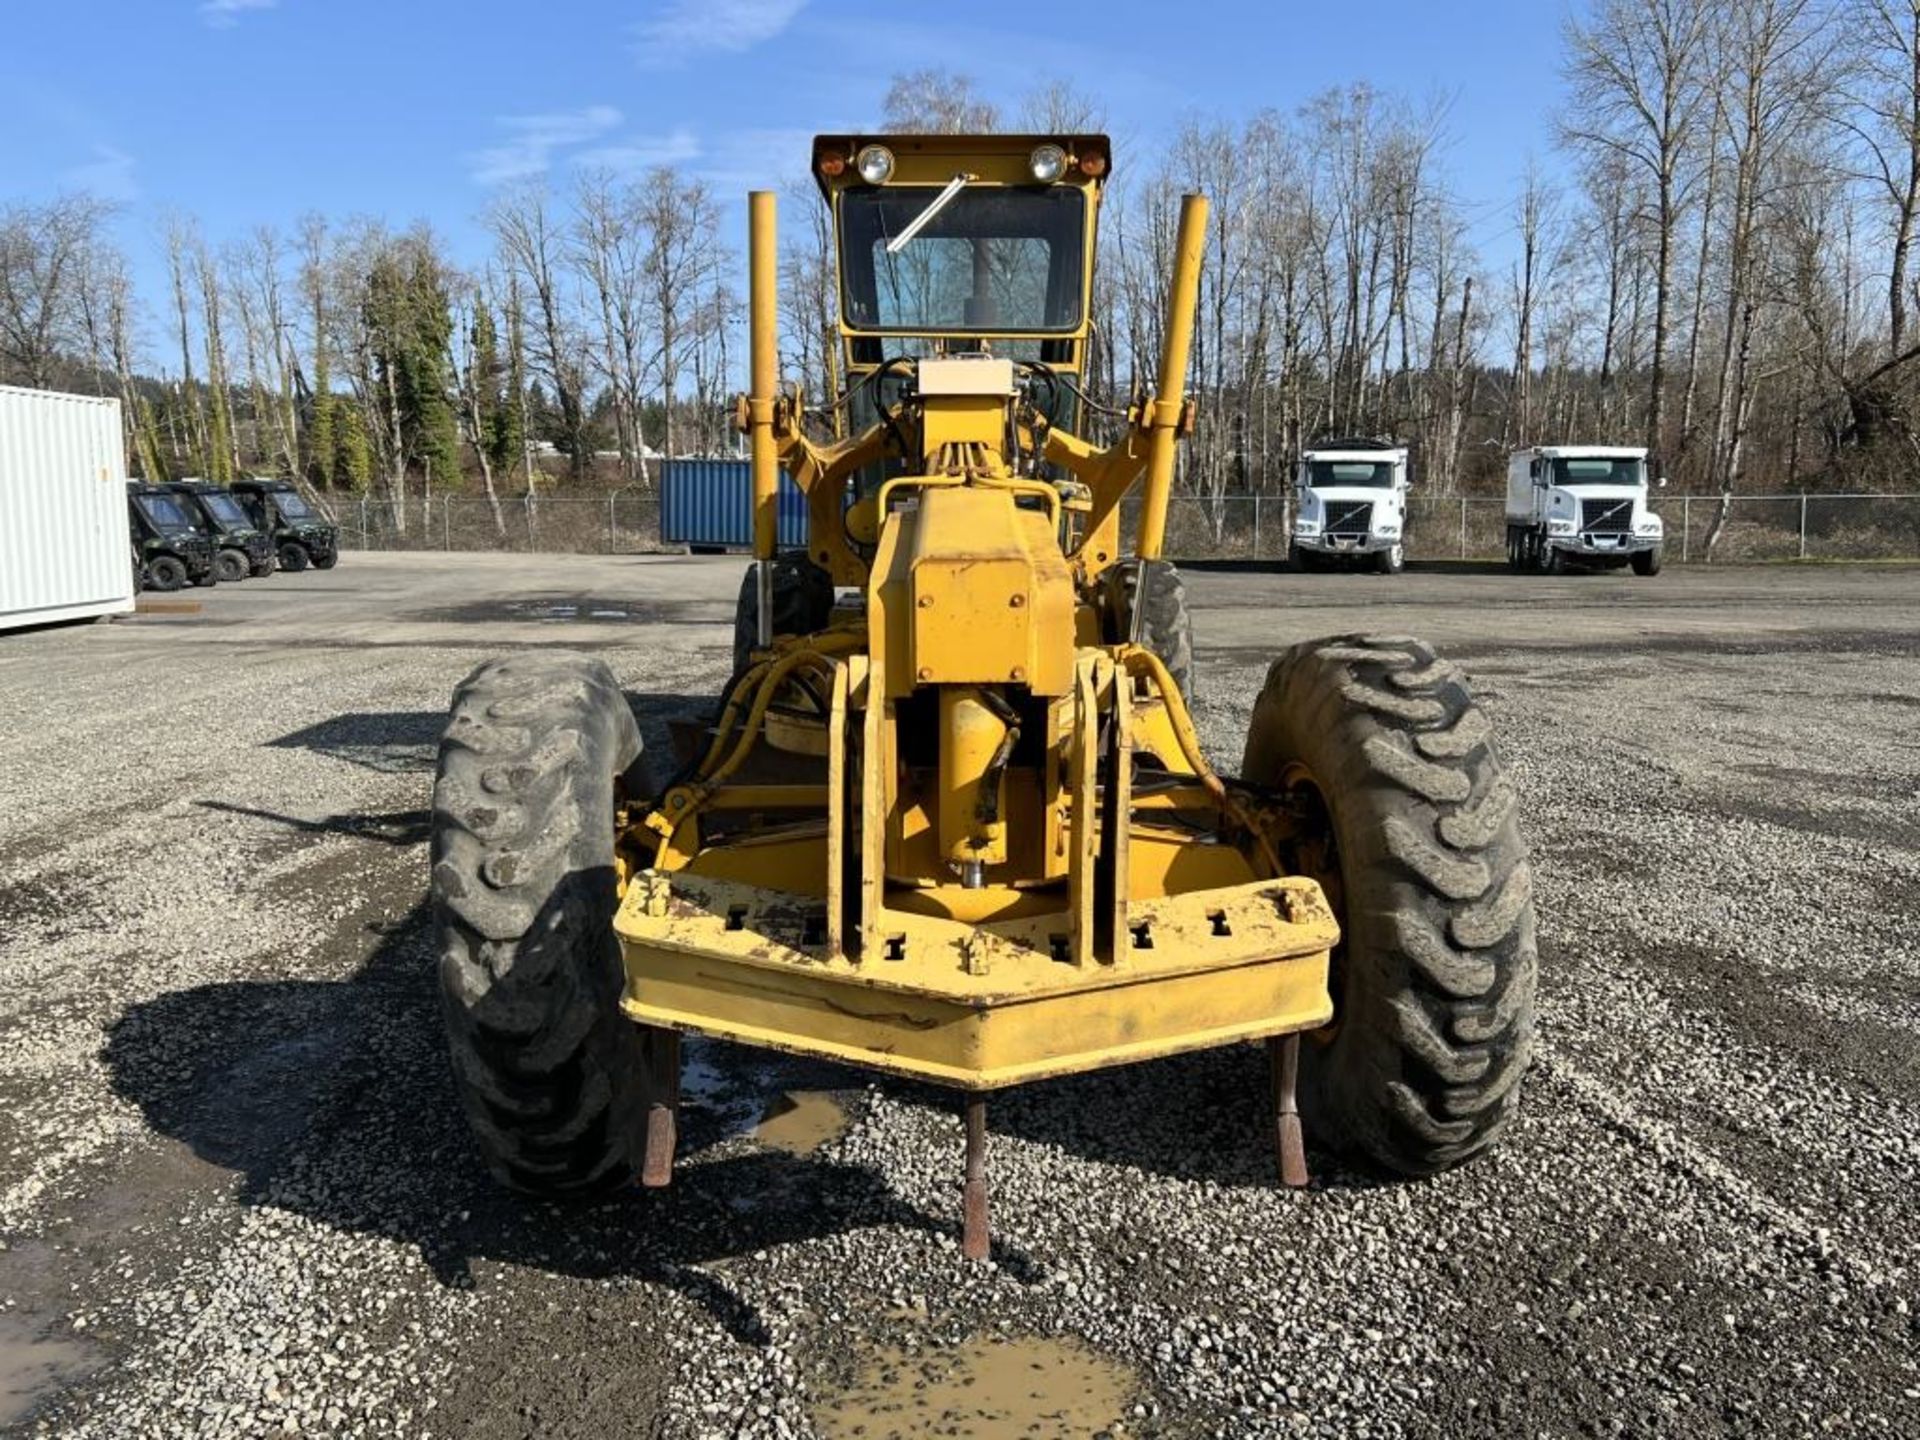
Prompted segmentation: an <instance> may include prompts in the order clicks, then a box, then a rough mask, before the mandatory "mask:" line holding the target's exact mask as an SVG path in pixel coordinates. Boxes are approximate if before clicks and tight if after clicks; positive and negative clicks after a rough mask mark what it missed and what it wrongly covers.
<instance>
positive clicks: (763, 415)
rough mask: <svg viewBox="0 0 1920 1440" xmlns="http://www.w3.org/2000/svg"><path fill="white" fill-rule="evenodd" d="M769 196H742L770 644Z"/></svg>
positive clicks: (765, 636)
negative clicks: (745, 226)
mask: <svg viewBox="0 0 1920 1440" xmlns="http://www.w3.org/2000/svg"><path fill="white" fill-rule="evenodd" d="M775 254H776V247H775V244H774V195H773V192H772V191H771V190H755V191H753V192H752V193H751V194H750V195H749V196H748V197H747V266H748V291H747V310H748V338H749V343H750V350H751V355H750V358H749V369H750V371H751V374H750V376H749V379H748V390H747V428H748V436H749V439H750V441H751V443H752V457H753V553H754V556H755V558H756V559H757V560H758V561H759V562H760V563H759V567H758V569H759V593H758V596H757V599H758V601H759V611H760V614H759V621H760V625H759V634H758V636H757V639H758V642H759V644H760V645H761V646H762V647H765V646H768V645H771V644H772V643H773V555H774V551H775V550H776V549H777V548H778V547H779V544H780V463H779V457H778V456H777V455H776V453H775V451H774V445H773V405H774V392H775V390H776V389H777V388H778V387H779V384H780V351H779V343H780V342H779V329H778V323H777V320H778V316H777V310H776V302H775V295H774V283H775V281H774V277H775V269H774V266H775Z"/></svg>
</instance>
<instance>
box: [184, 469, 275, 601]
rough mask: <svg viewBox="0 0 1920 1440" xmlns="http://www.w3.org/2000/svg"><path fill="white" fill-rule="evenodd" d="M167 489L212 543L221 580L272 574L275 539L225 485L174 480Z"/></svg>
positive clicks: (217, 572)
mask: <svg viewBox="0 0 1920 1440" xmlns="http://www.w3.org/2000/svg"><path fill="white" fill-rule="evenodd" d="M164 488H165V489H166V490H167V492H168V493H169V494H171V495H173V496H175V497H176V498H177V499H178V500H179V501H180V506H181V508H182V509H184V510H185V511H186V512H187V514H188V516H189V517H190V518H191V519H192V520H193V522H194V524H195V525H196V526H197V527H198V528H199V530H200V532H201V533H202V534H203V535H205V536H206V537H207V538H208V539H209V540H211V541H212V542H213V548H214V557H213V565H214V572H215V573H216V574H217V575H218V577H219V578H220V579H221V580H225V581H233V580H244V579H246V578H247V577H248V576H250V575H251V576H254V577H256V578H257V577H259V576H262V575H271V574H272V573H273V563H274V555H273V538H272V537H271V536H270V535H268V534H267V533H266V532H265V531H264V530H261V529H260V528H259V527H258V526H256V525H255V524H254V523H253V519H252V517H251V516H249V515H248V514H247V512H246V509H245V507H243V506H242V505H241V504H240V502H239V501H238V500H236V499H235V498H234V497H233V494H232V493H231V492H230V491H228V490H227V489H226V488H225V487H224V486H221V485H212V484H209V483H208V482H206V481H204V480H175V481H172V482H170V483H169V484H167V485H166V486H165V487H164Z"/></svg>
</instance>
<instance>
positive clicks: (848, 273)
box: [433, 135, 1535, 1256]
mask: <svg viewBox="0 0 1920 1440" xmlns="http://www.w3.org/2000/svg"><path fill="white" fill-rule="evenodd" d="M812 166H813V173H814V176H815V178H816V179H817V181H818V182H819V186H820V189H821V192H822V195H823V197H824V199H825V202H826V203H827V204H828V205H829V207H830V208H831V210H832V214H833V221H834V229H835V233H836V236H837V239H838V254H839V265H838V277H839V299H840V314H839V338H840V345H841V354H840V360H841V373H842V374H843V375H844V377H845V380H844V384H843V385H842V386H841V388H840V393H839V394H838V395H837V396H834V397H828V403H829V405H830V407H831V409H832V411H833V412H834V415H835V421H834V424H833V425H832V426H831V427H829V428H830V429H831V431H832V435H831V438H827V436H826V435H825V434H824V432H823V431H821V429H820V427H818V426H817V424H816V425H815V426H814V427H813V428H812V430H811V431H810V426H809V411H808V409H807V405H806V399H805V397H803V396H801V395H799V394H798V393H796V392H793V391H790V390H785V389H783V388H782V387H781V385H780V383H779V376H778V374H777V348H776V347H777V336H776V331H775V316H776V299H775V293H774V274H775V255H776V248H775V235H774V200H773V197H772V195H771V194H767V193H757V194H755V195H754V196H753V197H752V198H751V201H750V209H749V222H750V232H749V233H750V268H751V295H750V324H751V378H750V388H749V390H748V392H747V393H746V394H745V395H744V396H742V397H741V400H740V402H739V407H738V423H739V425H740V427H741V428H742V429H743V430H744V431H745V432H746V434H747V435H748V437H749V439H750V443H751V453H752V475H753V502H754V515H755V537H754V539H755V554H756V557H757V558H756V562H755V565H754V568H753V569H752V571H751V572H750V573H749V576H748V578H747V583H746V585H745V586H744V587H743V593H742V600H741V607H740V640H741V643H740V646H739V654H738V662H739V663H737V665H736V667H735V671H734V674H733V677H732V679H731V681H730V683H729V684H728V686H727V688H726V691H725V693H724V694H723V696H722V697H721V700H720V703H719V707H718V711H717V713H716V715H715V717H714V720H713V723H712V725H711V727H710V728H709V729H708V730H707V731H706V732H705V733H704V734H703V735H702V736H701V737H700V743H699V744H698V745H696V746H695V747H694V748H693V750H692V752H691V753H690V754H689V756H688V757H687V760H686V763H685V764H684V766H683V767H682V768H681V770H680V772H679V773H678V774H677V776H675V777H674V778H673V779H672V780H671V781H670V782H669V783H667V784H665V785H664V786H663V787H659V788H654V787H649V786H648V785H646V784H645V782H644V781H643V780H642V779H641V778H640V772H639V768H638V766H637V760H638V756H639V735H638V731H637V728H636V726H635V723H634V720H633V717H632V714H631V712H630V710H629V709H628V707H627V705H626V702H625V701H624V699H623V698H622V696H621V694H620V691H619V689H618V687H617V685H616V684H615V682H614V680H613V677H612V675H611V673H610V672H609V671H608V670H607V669H606V668H605V667H604V666H603V665H602V664H601V663H599V662H598V661H594V660H589V659H587V658H585V657H582V656H577V655H572V654H566V653H549V652H540V651H531V652H522V653H520V654H517V655H515V656H513V657H511V658H509V659H505V660H502V661H498V662H494V663H492V664H490V665H486V666H482V667H481V668H480V669H479V670H477V671H476V672H475V673H474V674H473V675H472V676H471V677H469V678H468V680H467V681H466V682H465V683H464V684H463V685H462V687H461V689H460V690H459V692H458V693H457V694H456V697H455V703H454V710H453V715H452V719H451V721H450V724H449V727H448V730H447V734H446V739H445V741H444V742H443V745H442V748H441V755H440V766H439V778H438V782H437V784H436V788H435V802H434V803H435V825H434V841H433V856H434V871H433V884H434V893H435V902H436V913H437V915H438V917H439V921H440V935H441V944H442V980H443V985H444V988H445V992H446V995H447V999H448V1005H447V1015H448V1020H449V1031H450V1036H451V1040H452V1051H453V1058H454V1063H455V1071H456V1075H457V1076H458V1078H459V1080H460V1089H461V1092H462V1096H463V1099H464V1102H465V1106H466V1109H467V1113H468V1116H469V1119H470V1121H471V1122H472V1124H473V1127H474V1129H475V1132H476V1134H477V1136H478V1137H479V1139H480V1142H481V1148H482V1149H483V1151H484V1152H485V1153H486V1155H487V1158H488V1159H489V1161H490V1163H491V1165H492V1166H493V1168H494V1170H495V1171H496V1173H497V1174H499V1175H500V1176H501V1178H503V1179H504V1180H506V1181H507V1182H509V1183H511V1184H514V1185H517V1186H519V1187H521V1188H524V1189H528V1190H531V1191H534V1192H537V1193H542V1194H548V1195H554V1194H592V1193H597V1192H599V1191H601V1190H603V1189H604V1188H606V1187H609V1186H613V1185H618V1184H621V1183H625V1182H627V1181H629V1180H631V1179H634V1178H636V1177H637V1178H639V1179H640V1180H641V1181H642V1183H644V1184H647V1185H653V1186H657V1185H664V1184H666V1183H668V1180H669V1178H670V1173H671V1162H672V1155H673V1149H674V1144H675V1105H676V1103H677V1094H678V1089H677V1086H678V1073H679V1039H680V1037H681V1036H682V1035H688V1034H691V1035H701V1036H710V1037H719V1038H722V1039H727V1040H732V1041H737V1042H741V1043H745V1044H748V1045H755V1046H763V1047H767V1048H771V1049H775V1050H782V1051H787V1052H791V1053H795V1054H800V1055H810V1056H818V1057H824V1058H827V1059H831V1060H835V1061H841V1062H845V1063H848V1064H852V1065H856V1066H861V1067H865V1068H868V1069H872V1070H877V1071H881V1072H884V1073H888V1074H892V1075H896V1076H902V1077H908V1078H913V1079H918V1080H922V1081H927V1082H932V1083H934V1084H938V1085H943V1086H948V1087H951V1088H953V1089H954V1090H956V1091H958V1092H961V1094H962V1095H963V1096H964V1097H965V1104H964V1110H965V1134H966V1172H965V1173H966V1180H965V1185H964V1202H963V1205H962V1207H961V1208H962V1210H963V1212H964V1223H963V1229H964V1238H965V1248H966V1250H967V1253H968V1254H970V1255H975V1256H979V1255H984V1254H985V1253H986V1249H987V1224H986V1174H985V1154H986V1124H985V1097H986V1096H987V1095H988V1094H990V1093H991V1092H992V1091H994V1090H996V1089H999V1088H1002V1087H1006V1086H1010V1085H1015V1084H1020V1083H1023V1082H1027V1081H1034V1080H1042V1079H1046V1078H1048V1077H1053V1076H1059V1075H1065V1074H1070V1073H1075V1072H1080V1071H1088V1070H1096V1069H1100V1068H1103V1067H1108V1066H1113V1065H1118V1064H1123V1063H1128V1062H1132V1061H1139V1060H1148V1059H1154V1058H1159V1057H1165V1056H1170V1055H1175V1054H1179V1053H1181V1052H1185V1051H1191V1050H1195V1049H1199V1048H1203V1047H1209V1046H1218V1045H1226V1044H1234V1043H1240V1042H1250V1041H1260V1042H1264V1043H1266V1044H1267V1046H1268V1048H1269V1051H1270V1055H1271V1062H1272V1069H1271V1074H1272V1091H1273V1100H1274V1117H1275V1140H1276V1143H1277V1146H1278V1151H1279V1160H1280V1169H1281V1174H1282V1177H1283V1179H1285V1180H1286V1181H1287V1182H1288V1183H1292V1184H1304V1183H1305V1181H1306V1178H1307V1177H1306V1166H1305V1155H1304V1150H1303V1147H1302V1142H1301V1127H1300V1121H1299V1118H1298V1110H1297V1108H1296V1103H1295V1092H1296V1083H1298V1084H1299V1085H1300V1086H1301V1087H1302V1090H1301V1099H1302V1101H1303V1102H1304V1107H1305V1109H1306V1111H1307V1115H1308V1120H1309V1123H1310V1124H1311V1125H1312V1126H1313V1127H1314V1128H1315V1130H1316V1132H1317V1133H1318V1134H1319V1135H1320V1136H1321V1137H1322V1138H1323V1139H1324V1140H1325V1141H1326V1142H1327V1143H1329V1144H1338V1145H1343V1146H1347V1147H1349V1148H1352V1149H1354V1150H1357V1151H1358V1152H1360V1153H1361V1154H1363V1155H1364V1156H1366V1157H1368V1158H1370V1159H1371V1160H1373V1161H1375V1162H1377V1163H1379V1164H1382V1165H1384V1166H1387V1167H1389V1168H1391V1169H1395V1170H1399V1171H1402V1172H1408V1173H1426V1172H1429V1171H1433V1170H1437V1169H1440V1168H1444V1167H1445V1166H1447V1165H1450V1164H1452V1163H1454V1162H1455V1161H1457V1160H1460V1159H1463V1158H1465V1157H1466V1156H1468V1155H1471V1154H1473V1153H1475V1152H1476V1151H1478V1150H1479V1149H1481V1148H1483V1147H1484V1146H1485V1145H1486V1144H1487V1143H1489V1142H1490V1141H1491V1139H1492V1138H1493V1137H1494V1135H1495V1134H1496V1133H1497V1132H1498V1131H1499V1130H1500V1128H1501V1127H1502V1125H1503V1124H1504V1122H1505V1120H1506V1118H1507V1116H1508V1115H1509V1113H1510V1112H1511V1109H1512V1106H1513V1103H1514V1099H1515V1095H1516V1082H1517V1080H1518V1078H1519V1076H1520V1074H1521V1072H1522V1071H1523V1070H1524V1069H1525V1066H1526V1062H1527V1056H1528V1052H1529V1046H1530V1040H1531V1034H1532V999H1533V976H1534V967H1535V960H1534V950H1533V933H1532V909H1531V897H1530V889H1529V872H1528V868H1527V863H1526V857H1525V853H1524V848H1523V846H1522V845H1521V842H1520V839H1519V835H1518V832H1517V829H1516V824H1515V815H1514V811H1515V804H1514V795H1513V791H1512V789H1511V787H1510V786H1509V785H1508V784H1507V782H1506V781H1505V780H1504V779H1503V778H1502V776H1501V774H1500V771H1499V768H1498V766H1497V764H1496V762H1495V760H1494V757H1493V753H1492V750H1491V744H1490V736H1489V727H1488V725H1487V722H1486V719H1485V717H1484V715H1483V714H1482V712H1481V711H1479V710H1478V709H1477V708H1475V707H1474V705H1473V704H1472V701H1471V699H1470V697H1469V696H1468V694H1467V691H1466V688H1465V685H1464V683H1463V682H1462V680H1461V678H1460V676H1459V675H1458V673H1457V672H1455V671H1454V670H1453V668H1452V667H1451V666H1449V665H1447V664H1446V663H1445V662H1444V661H1442V660H1440V659H1439V658H1438V657H1436V656H1435V655H1434V654H1433V652H1432V651H1431V650H1430V649H1429V648H1428V647H1426V646H1424V645H1423V644H1421V643H1420V642H1418V641H1416V640H1413V639H1410V638H1407V637H1397V636H1343V637H1338V638H1336V639H1333V640H1328V641H1318V642H1310V643H1307V644H1303V645H1298V646H1295V647H1293V648H1292V649H1289V650H1285V651H1283V652H1281V653H1280V655H1279V656H1278V658H1277V660H1276V662H1275V664H1274V665H1273V667H1272V669H1271V671H1270V673H1269V675H1268V678H1267V682H1266V685H1265V688H1264V690H1263V691H1262V693H1261V696H1260V698H1259V701H1258V703H1257V704H1256V706H1255V708H1254V711H1253V714H1252V717H1251V727H1250V731H1249V734H1248V738H1247V744H1246V749H1245V753H1244V756H1243V761H1242V765H1241V774H1240V776H1238V777H1234V778H1229V777H1225V776H1222V775H1221V774H1219V773H1218V772H1216V770H1215V769H1214V768H1213V767H1212V766H1211V765H1210V764H1209V762H1208V760H1207V758H1206V756H1205V755H1204V754H1203V752H1202V748H1201V744H1200V741H1199V738H1198V735H1197V733H1196V730H1195V727H1194V722H1193V718H1192V715H1191V713H1190V710H1189V707H1188V701H1187V671H1188V668H1189V663H1190V654H1191V641H1190V635H1189V629H1190V627H1189V625H1188V621H1187V617H1186V609H1185V601H1184V590H1183V587H1182V586H1181V584H1180V581H1179V577H1178V576H1177V574H1176V573H1175V572H1174V571H1173V569H1172V567H1171V566H1170V565H1168V564H1167V563H1166V562H1165V561H1164V559H1163V558H1162V555H1161V551H1162V545H1163V540H1164V535H1165V526H1166V514H1167V504H1168V499H1169V496H1170V494H1171V491H1172V486H1173V480H1174V468H1175V455H1176V448H1177V446H1178V444H1179V442H1180V440H1181V439H1182V438H1183V437H1184V436H1185V435H1186V434H1187V433H1188V432H1189V431H1190V430H1191V428H1192V426H1193V424H1194V419H1195V402H1194V399H1193V397H1190V396H1189V395H1188V394H1187V393H1186V391H1185V377H1186V371H1187V359H1188V350H1189V342H1190V338H1191V333H1192V323H1193V315H1194V309H1195V299H1196V291H1197V284H1198V277H1199V270H1200V265H1201V260H1202V255H1203V251H1204V245H1205V236H1206V224H1207V203H1206V201H1205V199H1204V198H1202V197H1200V196H1193V195H1190V196H1188V197H1186V199H1185V200H1184V201H1183V203H1182V206H1181V210H1180V215H1179V220H1178V226H1177V233H1176V235H1175V236H1174V250H1173V254H1174V270H1173V274H1172V276H1171V285H1170V294H1169V298H1168V303H1167V309H1166V315H1165V323H1164V326H1163V327H1162V329H1163V333H1164V343H1163V345H1162V347H1161V350H1160V353H1159V354H1158V355H1157V356H1155V357H1139V358H1140V360H1141V362H1142V363H1143V364H1145V363H1149V362H1152V361H1157V372H1156V373H1157V379H1156V381H1155V383H1154V384H1153V386H1152V387H1151V388H1150V389H1146V390H1142V391H1141V392H1140V393H1138V394H1136V395H1134V396H1133V397H1131V399H1130V401H1128V402H1127V403H1126V404H1125V405H1124V410H1123V418H1122V419H1121V421H1120V423H1119V424H1118V425H1117V426H1116V427H1115V428H1116V429H1117V431H1118V433H1117V435H1116V436H1115V437H1114V438H1112V439H1111V440H1110V441H1109V442H1107V443H1096V442H1095V441H1093V440H1091V439H1088V438H1086V437H1085V436H1084V435H1082V434H1081V433H1078V432H1077V430H1076V422H1077V420H1078V419H1079V418H1080V417H1082V416H1083V415H1084V414H1085V413H1086V412H1087V411H1088V410H1089V409H1090V408H1091V401H1090V400H1089V398H1088V388H1087V385H1086V382H1085V379H1084V375H1085V373H1086V362H1087V347H1088V344H1089V340H1090V337H1091V335H1092V325H1091V312H1092V257H1093V254H1094V235H1095V225H1096V220H1097V216H1098V211H1099V204H1100V198H1101V190H1102V187H1103V185H1104V183H1105V180H1106V178H1107V176H1108V173H1109V170H1110V167H1111V149H1110V147H1109V144H1108V142H1107V140H1106V139H1105V137H1102V136H1091V135H1076V136H991V137H987V136H906V135H895V136H850V135H835V136H822V137H820V138H819V139H817V140H816V141H815V143H814V147H813V154H812ZM816 435H818V436H819V438H816ZM782 469H784V470H785V471H786V472H787V473H788V474H789V475H791V476H792V477H793V480H794V482H795V483H796V484H797V485H798V487H799V488H800V489H801V490H802V491H803V492H804V493H805V495H806V497H807V502H808V505H809V507H810V512H811V521H812V523H811V527H810V541H809V549H808V551H807V553H805V554H804V555H787V556H781V555H778V554H776V549H775V533H776V531H775V486H776V483H777V480H778V476H779V474H780V472H781V470H782ZM1130 496H1134V497H1137V499H1138V502H1139V503H1138V514H1137V522H1136V523H1135V524H1134V525H1133V526H1132V527H1130V528H1131V533H1130V534H1129V533H1127V531H1128V529H1129V527H1126V526H1123V524H1122V513H1123V512H1122V502H1123V501H1124V500H1126V499H1128V497H1130ZM1303 1036H1304V1037H1307V1038H1306V1039H1305V1041H1304V1043H1303V1040H1302V1037H1303Z"/></svg>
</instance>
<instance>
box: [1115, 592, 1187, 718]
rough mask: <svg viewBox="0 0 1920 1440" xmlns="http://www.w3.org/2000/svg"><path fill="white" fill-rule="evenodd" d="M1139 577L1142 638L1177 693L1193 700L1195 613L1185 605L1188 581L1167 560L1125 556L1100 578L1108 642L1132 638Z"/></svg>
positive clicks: (1141, 641)
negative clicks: (1143, 603)
mask: <svg viewBox="0 0 1920 1440" xmlns="http://www.w3.org/2000/svg"><path fill="white" fill-rule="evenodd" d="M1142 576H1145V578H1146V585H1147V601H1146V607H1147V608H1146V613H1145V614H1143V615H1142V616H1141V617H1140V643H1141V644H1142V645H1144V646H1145V647H1146V648H1147V649H1148V650H1150V651H1152V652H1153V653H1154V654H1155V655H1157V656H1159V657H1160V662H1161V663H1162V664H1163V665H1165V666H1166V667H1167V673H1168V674H1169V675H1171V676H1172V677H1173V680H1174V683H1175V684H1176V685H1178V686H1179V687H1180V693H1181V695H1182V696H1184V697H1185V698H1186V699H1188V700H1191V699H1192V698H1193V615H1192V613H1191V612H1190V611H1189V610H1188V609H1187V582H1186V581H1184V580H1182V579H1181V578H1180V572H1179V570H1178V569H1176V568H1175V567H1174V565H1173V563H1172V562H1171V561H1169V560H1125V561H1122V562H1121V563H1120V564H1118V565H1115V566H1113V567H1112V568H1111V569H1110V570H1108V571H1107V572H1106V573H1105V574H1103V575H1102V576H1101V577H1100V586H1101V595H1102V600H1103V603H1102V605H1101V611H1102V614H1103V616H1104V629H1105V633H1106V638H1107V642H1108V643H1109V644H1114V645H1117V644H1120V643H1122V642H1123V641H1126V640H1128V639H1129V638H1131V633H1132V631H1131V627H1132V623H1133V605H1134V596H1135V595H1137V594H1138V593H1139V589H1140V582H1141V577H1142Z"/></svg>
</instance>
